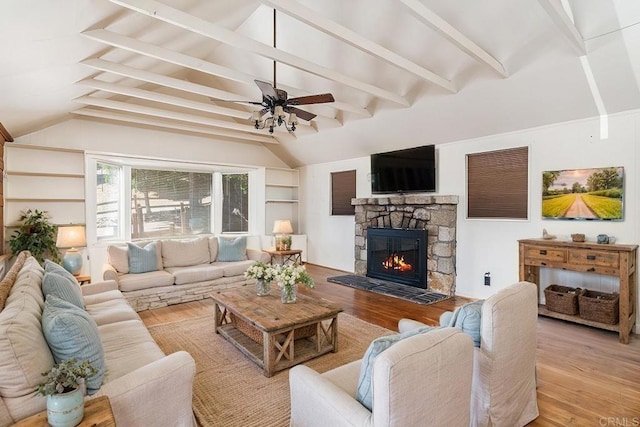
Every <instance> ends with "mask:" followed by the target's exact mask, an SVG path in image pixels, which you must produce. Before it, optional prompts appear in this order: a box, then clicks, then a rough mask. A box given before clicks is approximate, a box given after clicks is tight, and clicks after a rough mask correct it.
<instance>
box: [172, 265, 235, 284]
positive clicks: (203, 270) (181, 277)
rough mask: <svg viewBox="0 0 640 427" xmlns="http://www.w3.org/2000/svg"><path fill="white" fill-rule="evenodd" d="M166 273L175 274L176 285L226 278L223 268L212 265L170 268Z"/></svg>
mask: <svg viewBox="0 0 640 427" xmlns="http://www.w3.org/2000/svg"><path fill="white" fill-rule="evenodd" d="M165 271H168V272H169V273H171V274H173V279H174V283H175V284H176V285H184V284H185V283H197V282H204V281H206V280H215V279H219V278H221V277H222V276H224V270H223V268H222V267H216V266H215V265H211V264H201V265H194V266H190V267H170V268H166V269H165Z"/></svg>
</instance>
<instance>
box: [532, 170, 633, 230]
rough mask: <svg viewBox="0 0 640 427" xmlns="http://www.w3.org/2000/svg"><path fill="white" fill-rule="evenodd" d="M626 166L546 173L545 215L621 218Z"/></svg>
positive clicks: (565, 217)
mask: <svg viewBox="0 0 640 427" xmlns="http://www.w3.org/2000/svg"><path fill="white" fill-rule="evenodd" d="M623 201H624V168H623V167H608V168H594V169H570V170H559V171H545V172H542V218H546V219H579V220H602V221H620V220H622V219H623V209H622V208H623Z"/></svg>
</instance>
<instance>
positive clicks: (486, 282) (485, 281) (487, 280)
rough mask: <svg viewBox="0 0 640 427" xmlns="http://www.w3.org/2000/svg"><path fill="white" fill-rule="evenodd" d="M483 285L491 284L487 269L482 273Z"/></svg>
mask: <svg viewBox="0 0 640 427" xmlns="http://www.w3.org/2000/svg"><path fill="white" fill-rule="evenodd" d="M484 285H485V286H491V273H489V272H488V271H487V272H486V273H484Z"/></svg>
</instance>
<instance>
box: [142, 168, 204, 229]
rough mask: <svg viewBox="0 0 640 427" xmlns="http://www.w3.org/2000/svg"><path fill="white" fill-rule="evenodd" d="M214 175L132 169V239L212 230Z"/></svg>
mask: <svg viewBox="0 0 640 427" xmlns="http://www.w3.org/2000/svg"><path fill="white" fill-rule="evenodd" d="M210 224H211V174H210V173H195V172H178V171H166V170H153V169H131V238H132V239H137V238H143V237H144V238H147V237H159V236H181V235H188V234H202V233H210V232H211V227H210Z"/></svg>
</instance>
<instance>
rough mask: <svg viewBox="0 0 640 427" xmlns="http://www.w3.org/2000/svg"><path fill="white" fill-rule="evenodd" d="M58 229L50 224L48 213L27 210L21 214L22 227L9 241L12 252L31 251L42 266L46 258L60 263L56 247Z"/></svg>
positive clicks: (20, 226)
mask: <svg viewBox="0 0 640 427" xmlns="http://www.w3.org/2000/svg"><path fill="white" fill-rule="evenodd" d="M56 232H57V227H56V226H55V225H53V224H51V223H50V222H49V217H48V215H47V212H46V211H39V210H38V209H36V210H35V211H32V210H31V209H27V210H26V211H24V212H21V215H20V225H19V226H18V229H17V230H16V231H14V232H13V235H12V236H11V239H9V246H10V247H11V252H13V253H14V254H16V255H17V254H18V253H20V252H21V251H29V252H31V255H33V257H34V258H35V259H37V260H38V262H39V263H40V264H42V263H43V262H44V260H45V258H50V259H51V260H52V261H54V262H56V263H60V254H59V253H58V248H57V247H56Z"/></svg>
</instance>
